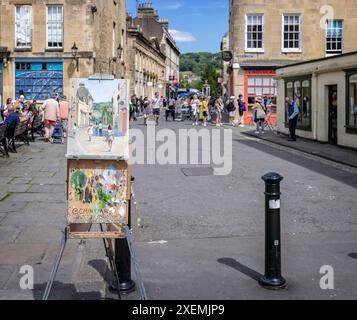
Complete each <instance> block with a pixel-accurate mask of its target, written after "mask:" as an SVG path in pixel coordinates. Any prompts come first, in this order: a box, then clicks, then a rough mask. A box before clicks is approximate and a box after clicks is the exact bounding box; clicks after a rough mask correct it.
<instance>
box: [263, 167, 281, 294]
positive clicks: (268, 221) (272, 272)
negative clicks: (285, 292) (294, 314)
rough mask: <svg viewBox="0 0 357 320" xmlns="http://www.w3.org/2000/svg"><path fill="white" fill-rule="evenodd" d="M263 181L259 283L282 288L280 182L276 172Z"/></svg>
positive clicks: (279, 176) (268, 286)
mask: <svg viewBox="0 0 357 320" xmlns="http://www.w3.org/2000/svg"><path fill="white" fill-rule="evenodd" d="M262 179H263V180H264V181H265V275H264V276H263V277H262V278H261V279H259V284H260V285H261V286H262V287H264V288H266V289H272V290H279V289H284V288H285V285H286V280H285V279H284V278H283V277H282V275H281V231H280V195H281V192H280V182H281V181H282V180H283V179H284V178H283V177H282V176H281V175H279V174H278V173H268V174H266V175H265V176H263V177H262Z"/></svg>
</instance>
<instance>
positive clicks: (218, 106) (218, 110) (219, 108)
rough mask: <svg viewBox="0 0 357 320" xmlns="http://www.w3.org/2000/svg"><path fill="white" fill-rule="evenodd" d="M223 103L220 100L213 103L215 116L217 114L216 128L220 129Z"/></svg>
mask: <svg viewBox="0 0 357 320" xmlns="http://www.w3.org/2000/svg"><path fill="white" fill-rule="evenodd" d="M223 108H224V106H223V101H222V99H221V98H218V99H216V102H215V110H216V114H217V118H216V126H217V127H221V126H222V114H223Z"/></svg>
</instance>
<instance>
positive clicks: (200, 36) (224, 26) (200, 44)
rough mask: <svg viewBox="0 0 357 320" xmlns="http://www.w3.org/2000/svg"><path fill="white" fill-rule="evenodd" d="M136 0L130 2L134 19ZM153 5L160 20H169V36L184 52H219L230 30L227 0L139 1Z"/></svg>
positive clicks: (128, 5) (128, 4)
mask: <svg viewBox="0 0 357 320" xmlns="http://www.w3.org/2000/svg"><path fill="white" fill-rule="evenodd" d="M136 2H137V1H136V0H127V11H128V12H129V13H131V14H132V15H133V16H135V12H136ZM147 2H151V3H153V6H154V9H155V10H158V12H159V15H160V18H166V19H169V22H170V27H169V28H170V33H171V34H172V36H173V37H174V38H175V40H176V42H177V45H178V47H179V48H180V51H181V53H187V52H212V53H216V52H219V51H220V44H221V40H222V37H223V35H224V34H225V33H226V32H227V30H228V0H146V1H143V0H139V3H147Z"/></svg>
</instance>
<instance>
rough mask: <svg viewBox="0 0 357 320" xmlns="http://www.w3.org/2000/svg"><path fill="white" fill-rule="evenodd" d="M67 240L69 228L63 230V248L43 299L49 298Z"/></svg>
mask: <svg viewBox="0 0 357 320" xmlns="http://www.w3.org/2000/svg"><path fill="white" fill-rule="evenodd" d="M67 240H68V228H66V229H65V230H64V232H63V235H62V241H61V250H60V252H59V254H58V256H57V258H56V262H55V264H54V266H53V268H52V271H51V275H50V279H49V280H48V282H47V286H46V290H45V293H44V295H43V298H42V300H48V297H49V295H50V293H51V289H52V286H53V282H54V280H55V278H56V275H57V271H58V268H59V265H60V263H61V260H62V257H63V252H64V249H65V248H66V244H67Z"/></svg>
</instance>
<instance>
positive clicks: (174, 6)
mask: <svg viewBox="0 0 357 320" xmlns="http://www.w3.org/2000/svg"><path fill="white" fill-rule="evenodd" d="M182 7H183V4H182V3H179V2H177V3H173V4H168V5H166V6H164V10H178V9H180V8H182Z"/></svg>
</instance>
